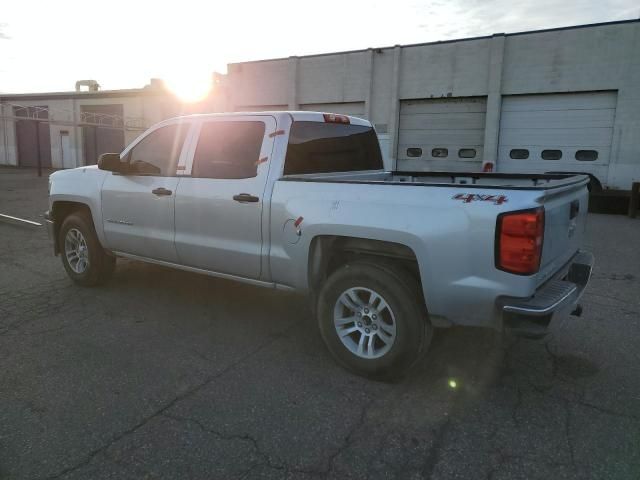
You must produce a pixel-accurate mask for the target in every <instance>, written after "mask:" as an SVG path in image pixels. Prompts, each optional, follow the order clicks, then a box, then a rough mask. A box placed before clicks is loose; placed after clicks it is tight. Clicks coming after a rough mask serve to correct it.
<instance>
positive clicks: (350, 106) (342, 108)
mask: <svg viewBox="0 0 640 480" xmlns="http://www.w3.org/2000/svg"><path fill="white" fill-rule="evenodd" d="M300 110H304V111H307V112H326V113H341V114H343V115H351V116H353V117H360V118H364V102H343V103H305V104H302V105H300Z"/></svg>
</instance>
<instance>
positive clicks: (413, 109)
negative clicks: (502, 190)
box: [397, 97, 487, 171]
mask: <svg viewBox="0 0 640 480" xmlns="http://www.w3.org/2000/svg"><path fill="white" fill-rule="evenodd" d="M486 111H487V103H486V99H485V98H484V97H467V98H438V99H420V100H403V101H401V102H400V126H399V135H398V157H397V158H398V169H399V170H405V171H409V170H417V171H420V170H453V171H455V170H479V169H480V168H481V164H482V154H483V146H484V126H485V116H486ZM418 149H419V150H418ZM434 149H438V150H439V151H440V152H442V149H446V151H447V156H446V157H437V156H435V157H434V155H433V153H434ZM461 150H464V151H466V153H467V154H469V153H475V155H473V156H467V157H466V158H461V155H460V151H461ZM409 151H410V152H413V154H414V155H415V154H416V152H420V151H421V154H420V155H419V156H416V157H410V156H409V155H408V152H409ZM463 156H464V155H463Z"/></svg>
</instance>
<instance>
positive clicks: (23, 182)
mask: <svg viewBox="0 0 640 480" xmlns="http://www.w3.org/2000/svg"><path fill="white" fill-rule="evenodd" d="M46 195H47V192H46V177H45V178H41V179H39V178H37V177H35V176H34V172H32V171H28V170H18V169H10V168H4V169H0V213H5V214H10V215H14V216H18V217H23V218H28V219H32V220H36V221H37V220H38V215H39V214H40V213H42V212H43V211H44V210H45V209H46V206H47V201H46ZM639 239H640V219H636V220H631V219H628V218H626V217H623V216H610V215H598V214H590V215H589V223H588V235H587V244H586V245H585V246H586V247H587V248H589V249H591V250H592V251H593V252H594V253H595V255H596V262H597V263H596V267H595V272H594V276H593V279H592V282H591V285H590V287H589V289H588V291H587V292H586V294H585V297H584V301H583V305H584V307H585V308H584V314H583V316H582V317H581V318H576V317H569V316H567V317H559V318H556V319H555V320H554V322H553V324H552V328H551V333H550V335H549V336H547V337H546V338H545V339H543V340H535V341H533V340H525V339H515V338H512V337H509V336H505V337H501V336H498V335H494V334H491V333H490V332H484V331H481V330H476V329H450V330H443V331H440V332H438V333H437V335H436V337H435V339H434V341H433V344H432V348H431V350H430V353H429V354H428V356H427V357H426V358H425V359H424V361H423V362H422V363H421V364H420V365H419V366H418V367H417V368H416V369H415V370H414V371H412V373H411V374H410V375H409V376H408V377H407V378H406V379H404V380H403V381H400V382H398V383H395V384H383V383H374V382H369V381H366V380H364V379H361V378H359V377H356V376H353V375H351V374H349V373H347V372H345V371H344V370H342V369H341V368H339V367H338V366H336V365H335V364H334V362H333V361H332V360H331V358H330V357H329V355H328V353H327V351H326V350H325V348H324V346H323V344H322V341H321V339H320V336H319V334H318V332H317V330H316V327H315V324H314V321H313V319H312V318H311V314H310V312H309V310H308V308H307V306H306V303H305V301H304V299H302V298H300V297H298V296H295V295H291V294H286V293H282V292H273V291H267V290H263V289H259V288H255V287H251V286H246V285H240V284H235V283H231V282H228V281H223V280H218V279H213V278H209V277H205V276H199V275H196V274H191V273H186V272H179V271H172V270H169V269H165V268H161V267H157V266H150V265H145V264H141V263H135V262H129V261H119V262H118V267H117V270H116V274H115V276H114V279H113V280H112V281H111V282H110V283H109V284H108V285H107V286H105V287H101V288H96V289H86V288H81V287H77V286H75V285H74V284H72V283H71V281H70V280H69V279H68V278H67V276H66V275H65V272H64V270H63V268H62V265H61V263H60V259H59V258H55V257H53V255H52V253H51V248H50V245H49V242H48V240H47V236H46V232H45V230H44V227H41V228H38V227H24V226H19V225H13V224H10V223H6V222H0V365H1V367H2V368H0V478H3V479H65V480H71V479H74V480H75V479H92V480H93V479H96V480H98V479H129V478H135V479H138V478H146V479H156V478H163V479H182V478H193V479H234V478H238V479H254V478H256V479H257V478H273V479H282V478H296V479H297V478H300V479H325V478H330V479H345V478H358V479H360V478H374V479H377V478H384V479H392V478H399V479H400V478H403V479H404V478H407V479H427V478H432V479H495V480H498V479H520V478H521V479H537V478H540V479H550V478H552V479H638V478H640V248H638V245H639V243H638V242H639ZM452 379H454V380H455V381H456V382H457V387H456V388H451V386H450V385H449V381H450V380H452Z"/></svg>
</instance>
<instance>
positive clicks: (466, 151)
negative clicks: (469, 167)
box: [458, 148, 476, 158]
mask: <svg viewBox="0 0 640 480" xmlns="http://www.w3.org/2000/svg"><path fill="white" fill-rule="evenodd" d="M458 158H476V149H475V148H461V149H460V150H458Z"/></svg>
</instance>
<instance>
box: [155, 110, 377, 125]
mask: <svg viewBox="0 0 640 480" xmlns="http://www.w3.org/2000/svg"><path fill="white" fill-rule="evenodd" d="M333 113H334V112H310V111H306V110H304V111H302V110H271V111H259V112H222V113H195V114H192V115H181V116H179V117H173V118H170V119H167V120H164V122H168V121H170V120H175V119H180V118H184V119H192V118H208V117H211V118H219V117H246V116H272V117H276V118H280V117H283V116H290V117H292V118H293V120H294V121H297V122H305V121H306V122H325V121H326V120H325V117H324V115H325V114H333ZM335 115H340V116H342V117H348V118H349V120H350V123H351V124H352V125H363V126H371V122H369V120H365V119H364V118H360V117H354V116H352V115H344V114H335Z"/></svg>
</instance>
